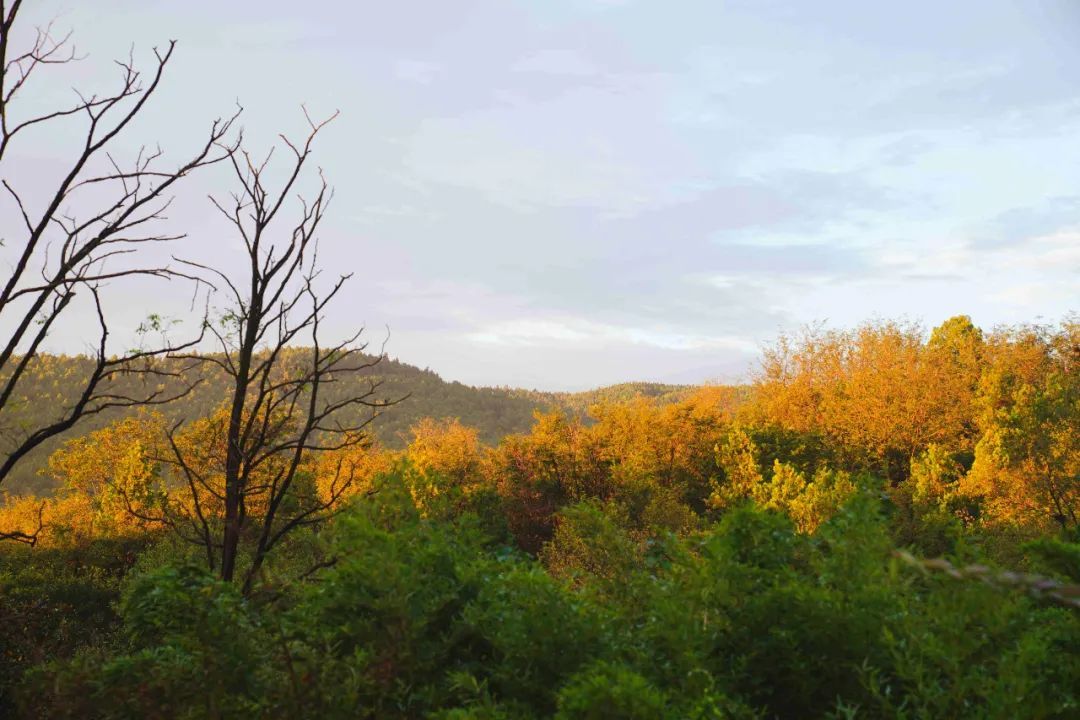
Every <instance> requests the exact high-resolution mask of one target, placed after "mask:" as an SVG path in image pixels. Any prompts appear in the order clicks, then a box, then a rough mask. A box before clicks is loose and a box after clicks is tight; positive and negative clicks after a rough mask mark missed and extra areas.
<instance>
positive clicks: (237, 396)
mask: <svg viewBox="0 0 1080 720" xmlns="http://www.w3.org/2000/svg"><path fill="white" fill-rule="evenodd" d="M335 116H336V114H335ZM305 117H306V118H307V120H308V124H309V133H308V135H307V138H306V139H305V140H304V142H303V143H302V144H294V143H292V142H290V141H289V140H288V138H286V137H284V136H282V140H283V141H284V143H285V144H286V146H287V147H288V149H289V151H290V152H291V154H292V156H291V166H290V168H289V170H288V171H287V172H286V173H285V175H284V180H283V181H282V182H281V184H280V187H279V188H278V189H277V190H271V189H268V187H267V185H268V180H267V178H268V165H269V161H270V158H271V155H272V154H273V153H272V152H271V153H270V154H268V155H267V156H266V158H265V159H264V160H262V161H255V160H254V159H253V158H252V157H251V155H249V154H248V153H247V152H246V151H244V150H239V151H238V152H237V153H235V154H233V155H232V156H231V163H232V168H233V171H234V174H235V179H236V181H237V184H238V190H237V191H235V192H234V193H233V194H232V195H231V197H230V198H229V200H228V201H223V200H219V199H215V198H211V200H212V202H213V204H214V206H215V207H216V208H217V209H218V210H219V211H220V212H221V213H222V214H223V215H224V216H225V218H227V220H228V222H229V223H230V224H231V225H232V226H233V228H234V229H235V231H236V234H237V235H238V239H239V240H241V241H242V242H243V246H244V250H245V255H244V257H245V262H244V266H245V268H246V269H245V270H244V271H243V274H242V275H241V276H240V277H233V276H230V274H229V273H228V272H226V271H224V270H222V269H218V268H215V267H211V266H208V265H203V264H199V263H195V262H190V261H185V264H186V266H187V267H189V268H191V269H192V270H193V271H199V272H202V273H206V274H208V275H209V276H210V277H209V278H208V280H210V281H212V282H214V283H215V285H216V286H218V287H222V288H227V290H223V292H227V294H228V302H227V305H226V307H225V308H224V309H223V312H222V314H221V317H220V318H219V322H218V323H216V324H215V323H208V324H207V329H208V333H209V334H211V335H212V336H213V339H214V340H215V341H216V344H217V346H218V348H217V349H218V351H217V352H214V353H212V354H211V353H205V352H203V353H191V354H184V355H179V356H178V357H182V358H183V359H186V360H190V361H192V362H197V363H204V364H209V365H213V366H215V367H216V370H217V371H219V372H222V373H224V374H225V375H226V376H227V377H228V378H229V385H230V387H231V397H230V398H229V399H228V400H227V403H226V408H225V412H226V415H227V420H226V421H225V422H224V424H225V427H224V437H225V442H224V457H223V458H221V459H220V462H221V464H222V465H223V467H220V468H213V470H212V471H211V472H210V473H208V472H207V471H206V470H205V469H202V470H201V469H200V467H199V463H198V462H197V461H196V460H195V459H193V458H192V457H190V455H191V453H190V452H189V451H186V450H185V449H184V447H183V446H182V443H180V442H178V441H177V437H178V432H179V431H180V429H181V427H180V426H176V427H174V428H173V429H172V431H171V432H170V443H171V447H172V451H173V457H172V462H173V464H174V466H175V467H176V468H177V471H178V473H179V475H180V476H181V478H182V479H183V484H184V485H186V487H187V489H188V490H189V491H190V500H191V503H190V505H188V506H187V508H186V511H185V512H186V518H185V522H178V520H177V519H176V518H175V517H174V518H171V519H170V518H164V519H165V520H166V521H167V522H168V523H169V524H170V525H171V526H172V527H173V528H174V529H180V530H184V531H185V532H184V535H185V536H186V537H187V538H188V539H189V540H191V541H193V542H197V543H199V544H201V545H203V547H204V548H205V550H206V556H207V561H208V563H209V564H210V566H211V568H215V567H217V569H219V572H220V575H221V577H222V578H223V579H225V580H229V581H232V580H233V579H234V578H235V577H238V576H237V557H238V553H239V550H240V547H241V543H242V542H243V543H244V547H245V549H246V550H250V563H249V564H248V565H247V567H246V569H245V570H244V572H243V586H244V589H245V592H246V591H248V590H250V589H251V587H252V583H253V581H254V579H255V578H256V577H257V575H258V573H259V571H260V569H261V567H262V566H263V563H264V561H265V559H266V557H267V555H268V554H269V553H270V552H271V550H273V548H274V547H275V546H276V545H277V544H278V543H279V542H280V541H281V540H282V539H283V538H285V537H286V536H287V535H288V534H289V533H290V532H291V531H293V530H295V529H297V528H300V527H305V526H311V525H314V524H317V523H321V522H324V521H325V520H327V519H329V518H330V517H331V516H333V515H334V514H335V513H336V512H337V511H338V509H339V506H340V503H339V502H338V501H339V500H340V499H341V498H342V497H343V495H344V494H345V493H346V492H347V491H348V489H349V486H350V485H351V483H352V477H351V475H349V474H348V473H346V472H343V471H342V469H341V467H340V466H339V467H338V470H337V472H336V473H335V476H334V477H333V478H332V479H331V481H330V483H329V485H328V487H325V488H324V490H325V492H324V494H322V495H320V494H319V493H317V492H315V491H314V489H313V487H312V486H311V485H310V483H309V484H308V485H306V486H305V485H304V483H302V482H300V479H301V476H302V475H303V472H302V468H303V467H304V465H305V463H308V462H310V460H311V459H312V458H313V457H314V456H316V455H318V454H320V453H323V452H326V451H334V450H341V449H343V448H347V447H350V446H355V445H358V444H361V443H366V442H368V435H367V433H366V431H365V428H366V426H367V425H368V423H370V422H371V420H372V419H373V418H374V417H375V415H376V414H377V413H378V410H379V409H380V408H383V407H386V406H388V405H390V404H392V403H393V401H387V400H379V399H377V398H376V392H377V388H378V385H379V383H378V382H376V381H375V380H373V379H371V378H370V377H368V378H366V379H364V380H358V377H357V375H358V374H359V373H362V372H363V371H365V370H367V369H369V368H371V367H373V366H374V365H375V364H377V363H378V362H379V360H380V359H381V358H382V357H383V355H382V352H381V351H380V353H379V354H378V355H375V356H371V355H367V354H365V352H364V351H365V349H366V347H367V345H366V343H362V342H360V341H359V340H360V335H361V333H362V332H363V329H362V328H361V329H360V330H358V331H357V332H355V333H354V334H352V335H351V336H350V337H348V338H346V339H344V340H343V341H341V342H334V343H330V344H325V343H324V340H323V338H322V337H321V330H322V325H321V324H322V322H323V319H324V318H323V316H324V311H325V309H326V307H327V305H328V304H329V303H330V302H331V301H332V300H333V299H334V298H335V297H336V296H337V295H338V293H339V291H340V290H341V288H342V287H343V286H344V284H345V282H346V281H347V280H348V279H349V278H350V277H351V274H344V275H340V276H338V277H336V278H334V279H333V280H332V281H328V282H326V283H325V284H323V290H320V289H319V288H318V285H320V283H319V280H320V271H319V267H318V263H317V248H316V242H315V234H316V231H317V230H318V228H319V224H320V222H321V220H322V218H323V214H324V212H325V210H326V207H327V203H328V202H329V200H330V191H329V189H328V187H327V184H326V181H325V179H324V178H323V177H322V173H321V171H320V172H319V174H318V177H319V181H320V183H319V188H318V190H317V192H316V193H315V194H314V197H312V198H309V199H304V198H303V197H299V198H298V203H297V210H298V213H297V216H296V219H295V221H294V222H292V223H291V224H288V225H286V226H285V227H286V228H287V229H285V230H284V232H281V233H277V235H276V237H277V239H275V238H274V237H271V231H272V230H274V231H276V228H277V226H278V224H279V223H277V222H275V221H277V220H278V218H279V217H280V214H281V213H282V210H283V206H284V205H285V202H286V200H287V199H288V198H289V197H290V196H291V195H292V193H293V192H294V190H295V187H296V185H297V182H298V180H299V179H300V177H301V174H302V170H303V169H304V167H305V165H306V163H307V161H308V159H309V157H310V154H311V147H312V143H313V141H314V140H315V137H316V135H318V133H319V132H320V130H322V128H323V127H325V125H326V124H327V122H329V120H327V121H324V122H321V123H315V122H312V120H311V118H310V117H309V116H308V115H307V112H306V111H305ZM332 119H333V118H332V117H331V118H330V120H332ZM298 353H299V354H300V356H299V358H298V357H297V354H298ZM331 390H337V392H331ZM208 475H212V477H208ZM200 498H202V500H200ZM207 505H212V506H213V508H214V509H216V508H220V512H221V516H220V518H219V517H215V512H214V510H212V509H210V508H208V507H207ZM218 561H219V562H218Z"/></svg>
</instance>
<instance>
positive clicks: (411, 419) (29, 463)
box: [0, 348, 692, 494]
mask: <svg viewBox="0 0 1080 720" xmlns="http://www.w3.org/2000/svg"><path fill="white" fill-rule="evenodd" d="M293 352H295V354H296V358H300V357H302V353H303V349H302V348H296V349H294V350H293ZM89 362H90V361H89V360H88V359H87V358H85V357H81V356H62V355H44V356H41V357H40V358H38V359H36V360H35V361H34V363H33V366H32V368H31V370H30V372H28V373H27V376H26V379H25V380H24V381H23V382H22V383H21V384H20V394H21V397H19V398H16V399H15V402H14V403H13V404H14V407H13V412H11V414H10V418H11V420H10V422H9V425H8V427H7V428H4V429H3V430H4V434H5V435H7V436H8V437H11V436H12V435H17V434H18V433H19V432H20V426H22V427H37V426H40V424H41V423H42V422H43V421H47V420H48V419H51V418H54V417H55V416H56V415H57V414H58V413H59V411H60V409H61V408H63V407H65V406H67V405H68V404H69V403H70V402H71V400H72V398H73V397H74V394H75V392H76V390H77V389H78V387H79V386H78V380H79V378H82V377H85V371H86V370H87V369H88V368H89ZM205 369H206V370H207V373H206V374H204V375H203V377H202V378H201V380H202V382H201V383H200V384H199V385H198V386H197V387H196V388H195V389H194V390H193V391H192V392H191V393H190V394H188V395H187V396H185V397H183V398H181V399H180V400H177V401H176V402H174V403H171V404H169V405H166V406H163V407H161V408H158V409H159V410H160V411H161V412H162V414H163V415H165V417H166V418H167V419H168V420H170V421H171V422H178V421H181V420H192V419H195V418H198V417H201V416H204V415H206V414H208V413H209V412H210V411H211V410H213V409H214V408H215V407H216V406H217V405H218V404H219V403H220V402H221V401H222V399H223V398H224V397H225V396H226V392H227V388H226V385H225V382H226V378H225V377H224V376H223V375H220V374H217V373H213V372H210V370H212V366H211V365H209V364H207V365H206V366H205ZM121 382H123V381H121ZM127 382H129V383H134V382H138V381H136V380H129V381H127ZM368 382H374V383H377V384H378V389H377V394H376V396H375V397H378V398H380V399H388V400H398V399H400V402H398V403H396V404H395V405H393V406H392V407H390V408H387V409H386V410H385V411H384V412H383V413H382V414H380V415H379V416H378V417H377V418H376V419H375V420H374V422H373V424H372V425H371V429H372V432H373V434H374V436H375V437H376V438H377V439H378V440H379V442H381V443H382V444H383V445H385V446H387V447H391V448H399V447H403V446H404V445H405V444H406V442H407V441H408V433H409V428H410V427H411V426H412V425H413V424H414V423H416V422H417V421H418V420H419V419H421V418H424V417H436V418H445V417H456V418H459V419H460V420H461V421H462V422H463V423H464V424H466V425H468V426H470V427H473V428H476V429H477V431H478V432H479V434H480V439H481V440H482V441H484V442H485V443H489V444H495V443H497V442H498V441H499V439H500V438H502V437H504V436H506V435H509V434H512V433H519V432H525V431H527V430H528V429H529V427H530V426H531V425H532V421H533V413H534V411H536V410H551V409H555V408H560V409H563V410H564V411H566V412H567V413H569V414H571V415H574V416H576V417H582V416H584V415H585V414H586V413H587V411H588V408H589V406H590V405H593V404H595V403H596V402H600V401H617V400H626V399H629V398H632V397H635V396H644V397H649V398H655V399H658V400H660V401H675V400H678V399H680V398H682V397H684V396H685V395H686V394H687V393H688V392H689V391H690V390H691V389H692V388H691V386H684V385H663V384H658V383H623V384H619V385H613V386H610V387H606V388H600V389H596V390H590V391H585V392H579V393H566V392H559V393H555V392H542V391H537V390H522V389H517V388H508V387H474V386H470V385H465V384H462V383H460V382H455V381H451V382H448V381H446V380H444V379H442V378H441V377H439V375H438V374H436V373H435V372H433V371H432V370H430V369H426V368H425V369H421V368H419V367H416V366H415V365H410V364H408V363H404V362H401V361H400V360H395V359H392V358H383V359H382V360H380V361H379V362H378V363H377V364H376V365H375V366H374V367H373V368H372V369H371V370H369V371H366V372H365V373H363V374H362V375H361V376H357V377H351V378H348V379H346V380H345V381H344V383H342V384H341V385H337V384H336V383H335V386H332V388H331V393H332V394H345V393H347V392H350V391H353V392H355V391H356V390H357V389H358V387H360V384H363V385H365V386H366V384H367V383H368ZM130 412H131V411H130V410H114V411H108V412H104V413H102V414H100V415H97V416H93V417H89V418H86V419H85V420H83V421H82V422H80V423H78V424H77V425H76V426H75V427H74V428H73V429H72V430H71V431H69V432H68V433H66V434H65V435H61V436H60V437H58V438H53V439H52V440H51V441H49V442H47V443H45V444H44V445H43V446H41V447H39V448H38V449H37V450H36V451H35V452H34V453H32V454H31V455H30V456H28V457H27V458H26V459H25V460H24V461H23V462H22V463H21V464H20V466H19V467H17V468H16V471H15V473H14V474H13V476H12V477H11V478H9V480H8V481H7V482H5V484H4V487H3V488H0V489H2V490H3V491H6V492H10V493H16V494H21V493H25V492H35V493H41V492H48V491H49V490H51V489H52V481H51V480H50V479H49V478H48V477H45V476H43V475H42V474H41V471H42V470H43V468H45V466H46V464H47V460H48V456H49V455H50V454H51V453H52V452H53V451H54V450H56V449H57V448H58V447H60V445H61V444H63V442H64V441H65V440H67V439H68V438H73V437H78V436H80V435H84V434H86V433H87V432H90V431H91V430H95V429H98V428H101V427H104V426H105V425H108V424H109V423H111V422H113V421H115V420H116V419H118V418H120V417H122V416H123V415H124V414H126V413H130Z"/></svg>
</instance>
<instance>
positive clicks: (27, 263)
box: [0, 0, 236, 542]
mask: <svg viewBox="0 0 1080 720" xmlns="http://www.w3.org/2000/svg"><path fill="white" fill-rule="evenodd" d="M22 4H23V3H22V0H14V1H13V2H10V3H7V2H4V1H3V0H0V184H2V185H3V195H4V196H5V197H6V198H7V201H8V202H9V203H11V210H12V212H11V215H12V217H17V218H18V220H17V221H16V222H15V223H14V225H15V227H5V228H4V237H3V244H4V245H5V246H7V248H8V251H9V252H10V253H11V256H10V274H8V275H7V276H6V277H0V329H2V333H0V433H2V435H0V439H2V440H3V442H4V445H5V447H4V452H5V453H6V454H5V455H4V456H3V458H2V460H0V482H2V481H3V480H4V479H5V478H6V477H7V476H8V475H9V474H10V473H11V471H12V470H13V468H14V467H15V466H16V464H17V463H18V462H19V461H20V460H21V459H23V458H24V457H25V456H26V455H27V453H29V452H31V451H32V450H33V449H34V448H36V447H38V446H39V445H41V444H42V443H43V442H45V441H46V440H48V439H49V438H52V437H54V436H56V435H58V434H60V433H62V432H64V431H66V430H68V429H69V428H71V427H72V426H73V425H75V424H76V423H77V422H78V421H79V420H80V419H82V418H85V417H87V416H89V415H94V414H97V413H100V412H102V411H104V410H107V409H109V408H117V407H132V406H139V405H149V404H161V403H166V402H169V401H171V400H174V399H176V398H177V397H178V396H179V395H182V394H184V393H186V392H187V391H188V390H189V389H190V385H189V384H185V383H183V382H180V383H175V382H174V383H165V384H164V385H163V383H162V382H161V381H163V380H164V379H165V377H164V376H168V377H172V378H179V376H180V373H178V371H177V370H176V368H175V366H172V369H168V368H167V367H166V366H163V365H161V364H160V363H156V362H154V360H155V359H157V358H162V357H164V356H165V355H168V354H169V353H175V352H178V351H182V350H184V349H185V348H190V347H193V346H194V343H196V342H198V339H199V338H192V339H190V340H189V341H188V342H184V343H179V344H170V342H169V341H168V339H167V338H165V337H164V336H163V337H162V338H161V339H160V340H155V341H154V343H153V344H152V346H149V347H142V348H140V349H138V350H135V351H127V352H123V353H120V354H114V353H112V352H111V348H110V346H109V342H108V340H109V337H110V327H109V323H108V318H107V317H106V314H105V312H104V310H103V309H102V291H103V289H104V288H105V286H106V285H107V284H108V283H110V282H111V281H116V280H119V279H123V278H132V277H139V276H142V277H153V278H159V279H165V280H168V279H174V278H181V277H186V278H189V279H195V278H194V276H192V275H191V274H190V273H187V272H184V271H182V269H178V268H177V267H176V266H170V265H169V264H160V265H159V264H154V263H152V262H147V261H146V260H145V258H146V254H145V253H144V252H142V250H143V248H144V247H145V246H147V245H150V244H154V243H161V242H166V241H171V240H177V239H179V238H180V237H182V236H180V235H175V234H167V233H161V232H155V231H154V227H155V226H156V225H157V221H159V220H161V219H163V217H164V215H163V213H164V211H165V209H166V208H167V207H168V206H169V203H170V200H171V196H170V193H171V192H172V190H173V189H174V187H175V186H176V184H177V183H178V182H179V181H180V180H181V179H182V178H184V177H185V176H187V175H189V174H190V173H192V172H193V171H194V170H197V169H199V168H202V167H205V166H207V165H211V164H214V163H217V162H221V161H222V160H225V159H226V158H229V157H231V155H232V153H233V151H234V149H235V145H230V144H229V143H228V142H227V140H226V138H227V137H228V136H229V135H230V130H231V127H232V125H233V123H234V120H235V119H236V116H235V115H234V116H233V117H231V118H226V119H219V120H217V121H215V122H214V123H213V124H212V126H211V128H210V130H209V133H208V136H207V138H206V141H205V142H204V143H203V144H202V145H201V146H200V147H198V148H197V149H196V150H195V152H194V153H193V154H192V155H190V156H189V157H188V158H186V159H185V160H184V161H182V162H180V163H178V164H174V165H171V166H169V167H164V166H163V160H162V155H163V154H162V151H161V150H160V149H154V150H147V149H145V148H144V149H143V150H141V151H140V152H139V153H138V154H137V155H136V157H135V158H134V160H132V161H131V162H130V163H126V164H123V165H122V164H121V163H120V162H119V161H117V160H115V159H114V155H113V153H112V152H111V151H110V148H112V147H113V146H115V145H116V144H117V143H116V141H117V139H118V138H119V137H121V135H122V134H123V133H124V132H125V131H126V130H128V129H129V127H130V126H131V124H132V122H133V121H134V120H135V119H136V117H137V116H139V115H140V113H141V112H142V111H143V109H144V108H145V107H146V103H147V102H148V101H149V100H150V98H151V97H152V96H153V95H154V94H155V93H156V91H157V90H158V87H159V85H160V82H161V79H162V76H163V74H164V71H165V68H166V66H167V65H168V63H169V61H170V59H171V58H172V55H173V50H174V49H175V41H172V42H170V43H169V44H168V47H167V48H166V49H165V50H164V51H159V50H157V49H155V50H154V57H155V63H154V67H153V69H152V71H151V72H150V73H149V75H148V76H146V77H144V76H143V74H142V73H141V72H140V71H139V70H137V69H136V67H135V64H134V61H133V60H132V58H131V57H129V58H128V59H127V60H125V61H119V62H117V66H118V67H119V74H120V79H119V85H118V86H117V87H116V88H115V89H114V90H112V91H111V92H109V93H106V94H104V95H97V94H91V95H86V94H83V93H80V92H78V91H76V93H75V94H76V98H75V99H74V100H73V102H72V103H71V104H70V105H67V106H63V107H59V108H56V109H54V110H51V111H45V112H41V113H39V114H30V115H27V116H20V113H19V107H20V103H19V102H18V100H19V98H20V97H23V96H24V95H25V93H26V92H27V90H28V89H29V88H30V87H31V85H30V83H31V80H32V79H34V78H35V77H36V76H37V75H38V73H39V71H41V70H42V69H43V68H46V67H47V66H51V65H62V64H65V63H70V62H73V61H75V60H76V59H77V57H76V53H75V49H74V47H73V45H72V44H71V40H70V35H64V36H62V37H59V38H57V37H55V36H54V35H53V33H52V28H51V26H50V27H45V28H39V29H38V30H37V31H36V33H31V34H29V35H28V36H27V37H28V42H27V43H26V47H23V48H21V49H16V48H15V47H13V43H14V42H15V40H14V38H15V35H14V34H13V33H14V31H15V30H16V28H17V25H18V23H17V21H18V19H19V11H20V8H21V7H22ZM53 125H60V126H62V127H64V132H65V133H67V134H68V136H69V137H71V136H72V133H73V132H78V133H80V134H79V135H77V137H80V138H81V142H80V146H79V148H78V149H77V150H76V151H75V152H74V156H73V157H71V158H70V161H69V165H68V167H67V169H66V171H65V172H64V173H63V174H62V175H61V176H60V177H59V179H58V180H57V181H56V183H55V185H53V186H52V187H51V189H49V190H48V191H47V192H45V193H44V194H42V195H41V196H38V194H37V193H31V195H32V196H28V195H27V194H26V191H25V189H23V188H20V182H19V181H20V180H22V179H24V178H25V175H26V173H25V168H23V170H24V172H23V173H20V174H13V173H12V172H11V171H12V168H11V167H10V166H11V165H12V163H11V162H10V161H8V160H7V158H9V157H10V156H11V152H10V151H11V150H12V148H13V147H14V146H15V145H16V144H17V143H19V142H21V141H22V140H23V139H24V138H29V137H31V136H32V135H33V133H34V132H36V131H40V130H42V129H44V128H45V127H47V126H53ZM76 125H77V126H79V128H80V129H78V130H77V131H76V130H74V128H73V127H72V126H76ZM77 297H79V298H81V300H80V301H79V302H88V303H89V307H90V308H92V309H93V311H94V313H95V315H96V324H97V337H98V340H97V342H96V343H94V348H93V350H92V351H91V353H90V357H91V359H92V363H91V367H90V371H89V372H88V373H87V374H86V376H85V377H83V378H81V379H80V389H79V391H78V392H77V393H76V396H75V398H74V400H73V401H72V402H71V403H70V404H68V405H67V406H66V407H60V408H57V411H56V413H55V415H54V416H53V417H51V418H49V419H48V420H45V421H42V422H41V423H39V424H38V426H37V427H32V428H25V427H23V428H16V427H15V423H13V422H11V417H12V410H13V398H14V397H17V395H16V390H17V388H18V387H19V385H20V381H23V380H25V379H26V373H27V370H28V368H30V367H31V365H32V363H33V362H34V360H35V358H36V357H38V354H39V349H40V348H41V344H42V342H43V341H44V340H45V338H46V336H47V335H48V334H49V332H50V330H51V329H53V327H54V324H55V323H56V321H57V320H58V319H59V318H60V317H61V316H62V315H63V314H64V313H65V311H67V310H69V309H70V308H71V307H73V304H74V302H75V300H76V298H77ZM132 373H134V374H136V375H143V376H144V377H146V378H147V379H148V380H153V382H147V383H145V387H144V391H143V392H132V391H131V390H130V388H131V387H132V383H130V382H128V383H126V384H125V387H126V388H128V389H127V390H121V389H120V388H119V386H118V384H117V383H116V382H115V381H116V380H117V379H118V378H119V377H120V376H121V375H124V374H132ZM165 386H168V387H171V388H173V389H172V390H168V391H167V390H164V389H162V387H165ZM176 388H179V389H176ZM35 537H36V536H35V535H30V534H26V533H22V532H9V533H2V532H0V538H7V539H15V540H21V541H24V542H33V540H34V539H35Z"/></svg>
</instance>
